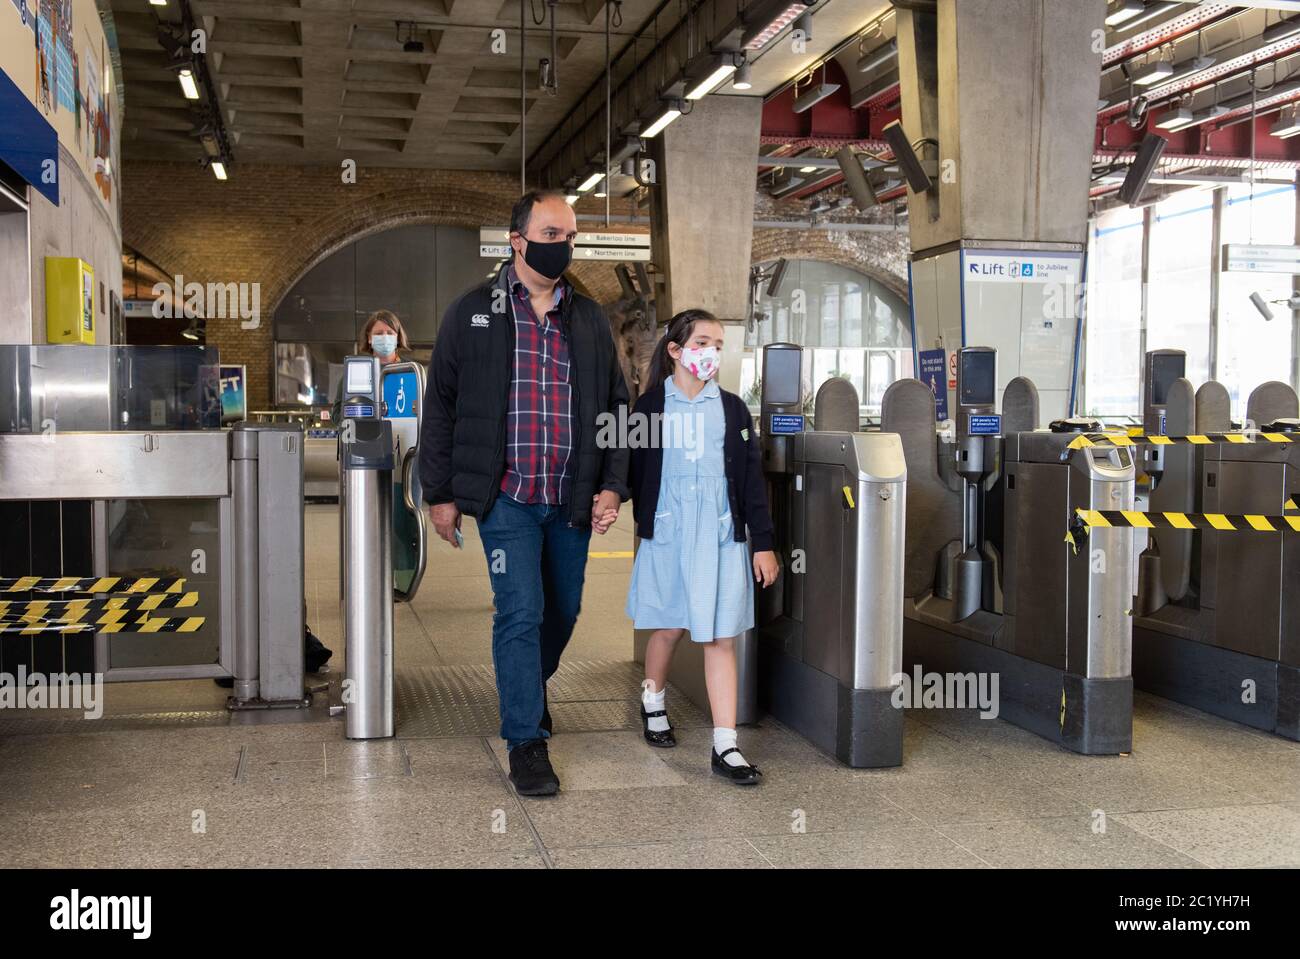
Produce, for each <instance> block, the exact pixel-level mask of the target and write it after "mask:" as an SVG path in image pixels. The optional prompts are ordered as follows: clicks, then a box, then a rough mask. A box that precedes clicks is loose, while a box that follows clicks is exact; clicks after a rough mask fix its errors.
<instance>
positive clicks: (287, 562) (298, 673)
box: [244, 423, 306, 702]
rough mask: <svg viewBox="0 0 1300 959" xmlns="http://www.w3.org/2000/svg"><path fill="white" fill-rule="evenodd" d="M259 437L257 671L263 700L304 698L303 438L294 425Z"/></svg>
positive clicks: (270, 426) (269, 428) (261, 431)
mask: <svg viewBox="0 0 1300 959" xmlns="http://www.w3.org/2000/svg"><path fill="white" fill-rule="evenodd" d="M244 425H245V428H247V429H252V430H253V431H254V432H255V433H256V434H257V489H258V496H257V544H258V546H257V548H258V557H259V575H258V581H257V588H258V621H257V622H258V637H259V642H258V669H259V675H260V686H261V698H262V699H263V700H264V701H266V702H288V701H292V700H295V699H301V698H302V696H303V671H304V669H305V666H304V662H303V643H304V640H305V636H306V621H305V620H306V610H305V609H304V606H303V604H304V602H305V600H304V589H303V565H304V561H303V546H304V543H303V434H302V430H301V429H300V428H299V427H298V426H297V425H296V424H291V423H259V424H255V425H249V424H244Z"/></svg>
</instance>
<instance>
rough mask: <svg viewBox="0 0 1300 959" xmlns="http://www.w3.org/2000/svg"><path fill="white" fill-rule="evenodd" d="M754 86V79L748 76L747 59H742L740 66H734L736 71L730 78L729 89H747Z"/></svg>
mask: <svg viewBox="0 0 1300 959" xmlns="http://www.w3.org/2000/svg"><path fill="white" fill-rule="evenodd" d="M753 86H754V81H752V80H751V79H750V78H749V61H748V60H742V61H741V62H740V66H738V67H736V73H735V75H734V76H733V77H732V78H731V89H733V90H749V89H752V88H753Z"/></svg>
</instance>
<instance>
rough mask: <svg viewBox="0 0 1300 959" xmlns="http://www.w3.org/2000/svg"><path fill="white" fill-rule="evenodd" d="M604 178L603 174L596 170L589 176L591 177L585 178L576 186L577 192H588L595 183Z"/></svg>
mask: <svg viewBox="0 0 1300 959" xmlns="http://www.w3.org/2000/svg"><path fill="white" fill-rule="evenodd" d="M604 178H605V174H604V173H602V172H601V171H599V170H597V171H596V172H595V173H593V174H591V176H589V177H587V179H585V180H583V181H582V183H580V184H579V185H578V192H579V193H586V192H587V191H588V190H590V189H591V188H592V187H594V186H595V185H596V184H597V183H599V182H600V181H601V180H603V179H604Z"/></svg>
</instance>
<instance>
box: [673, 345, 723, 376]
mask: <svg viewBox="0 0 1300 959" xmlns="http://www.w3.org/2000/svg"><path fill="white" fill-rule="evenodd" d="M719 361H720V357H719V356H718V348H717V347H716V346H705V347H701V348H700V349H691V348H689V347H682V359H681V364H682V366H684V367H686V369H688V370H690V371H691V373H693V374H694V375H695V376H696V377H698V378H699V379H701V380H711V379H713V377H714V375H715V374H716V373H717V372H718V363H719Z"/></svg>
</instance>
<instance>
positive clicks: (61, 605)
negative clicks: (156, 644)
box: [0, 592, 199, 619]
mask: <svg viewBox="0 0 1300 959" xmlns="http://www.w3.org/2000/svg"><path fill="white" fill-rule="evenodd" d="M198 601H199V594H198V593H194V592H190V593H148V594H144V593H142V594H140V595H138V596H103V597H99V598H96V599H90V598H83V599H0V617H5V616H39V617H43V618H46V619H49V618H52V617H55V616H61V617H62V616H69V615H71V614H73V613H78V614H81V615H83V617H84V615H87V614H90V613H97V612H105V611H108V610H121V611H124V612H125V611H130V610H150V609H185V608H188V607H190V606H195V605H197V604H198Z"/></svg>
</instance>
